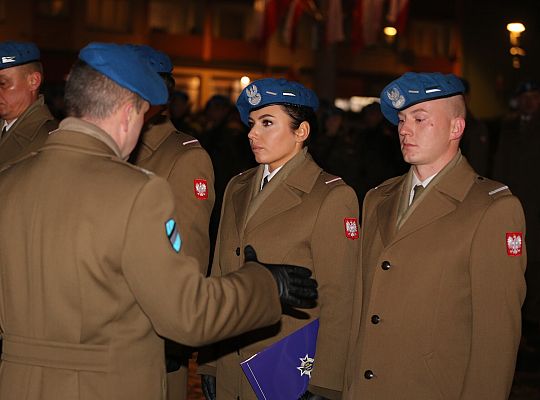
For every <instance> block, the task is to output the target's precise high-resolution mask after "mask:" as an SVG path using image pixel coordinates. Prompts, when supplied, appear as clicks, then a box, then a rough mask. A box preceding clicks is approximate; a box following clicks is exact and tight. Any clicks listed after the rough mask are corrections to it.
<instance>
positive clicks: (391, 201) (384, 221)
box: [377, 175, 406, 246]
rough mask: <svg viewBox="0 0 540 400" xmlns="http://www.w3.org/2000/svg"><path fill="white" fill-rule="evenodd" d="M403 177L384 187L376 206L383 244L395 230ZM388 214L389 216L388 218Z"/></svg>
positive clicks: (391, 237)
mask: <svg viewBox="0 0 540 400" xmlns="http://www.w3.org/2000/svg"><path fill="white" fill-rule="evenodd" d="M405 177H406V175H405V176H404V178H403V179H400V180H399V181H397V182H396V183H395V184H394V185H392V186H390V187H388V188H387V189H386V191H385V193H384V195H383V196H385V198H384V200H382V201H381V203H380V204H379V206H378V207H377V219H378V221H379V222H378V226H380V232H381V239H382V242H383V245H384V246H386V245H388V243H390V241H391V240H392V239H393V238H394V236H395V234H396V231H397V228H396V221H397V218H398V211H399V205H400V198H401V193H402V192H403V190H402V189H401V188H402V186H403V185H404V184H405V180H406V178H405ZM388 216H390V218H388Z"/></svg>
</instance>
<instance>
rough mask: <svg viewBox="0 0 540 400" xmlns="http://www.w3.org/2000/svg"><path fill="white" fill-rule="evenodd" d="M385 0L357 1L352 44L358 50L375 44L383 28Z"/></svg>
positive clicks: (354, 12)
mask: <svg viewBox="0 0 540 400" xmlns="http://www.w3.org/2000/svg"><path fill="white" fill-rule="evenodd" d="M383 5H384V0H356V5H355V7H354V11H353V26H352V34H351V36H352V43H353V47H354V48H355V49H356V50H359V49H361V48H362V47H364V46H371V45H373V44H375V43H376V42H377V40H378V37H379V35H380V32H381V28H382V14H383Z"/></svg>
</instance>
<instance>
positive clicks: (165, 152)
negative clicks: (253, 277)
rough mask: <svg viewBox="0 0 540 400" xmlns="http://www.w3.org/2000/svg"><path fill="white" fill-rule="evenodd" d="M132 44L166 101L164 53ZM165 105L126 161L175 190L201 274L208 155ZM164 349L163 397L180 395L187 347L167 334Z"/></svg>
mask: <svg viewBox="0 0 540 400" xmlns="http://www.w3.org/2000/svg"><path fill="white" fill-rule="evenodd" d="M134 49H135V50H136V51H138V52H139V53H140V56H141V57H143V58H145V59H146V60H148V61H149V65H150V67H151V68H152V69H153V70H154V71H155V72H157V73H158V74H159V75H160V76H161V77H162V78H163V80H164V82H165V85H166V86H167V89H168V92H169V102H170V99H171V95H172V93H173V91H174V87H175V81H174V77H173V76H172V70H173V64H172V62H171V59H170V58H169V56H168V55H166V54H165V53H163V52H160V51H157V50H155V49H153V48H152V47H150V46H145V45H138V46H134ZM166 109H167V105H163V106H155V107H151V108H150V110H149V111H148V112H147V113H146V116H145V119H146V123H145V125H144V126H143V129H142V132H141V136H140V137H139V143H138V144H137V146H136V147H135V149H134V150H133V152H132V153H131V156H130V162H133V163H134V164H136V165H138V166H140V167H142V168H145V169H147V170H149V171H152V172H153V173H155V174H156V175H158V176H161V177H162V178H165V179H166V180H167V182H168V183H169V185H170V186H171V190H172V192H173V195H174V205H175V210H176V215H177V216H178V226H179V227H180V231H181V232H189V237H187V238H185V239H184V242H183V244H182V251H183V252H184V254H185V255H188V256H191V257H195V259H197V262H198V263H199V267H200V268H201V272H202V273H203V274H206V272H207V267H208V257H209V253H210V238H209V235H208V229H209V223H210V216H211V214H212V208H213V207H214V201H215V198H216V195H215V191H214V170H213V168H212V161H211V160H210V157H209V156H208V153H206V151H205V150H204V149H203V148H202V147H201V145H200V144H199V141H198V140H197V139H195V138H194V137H192V136H190V135H188V134H186V133H184V132H179V131H178V130H177V129H176V128H175V127H174V125H173V124H172V122H171V120H170V119H169V117H168V116H167V115H165V113H164V111H165V110H166ZM165 353H166V361H167V372H168V373H167V387H168V391H167V397H168V399H170V400H182V399H185V398H186V396H187V389H188V386H187V380H188V368H187V367H188V362H189V356H190V354H191V349H189V348H187V347H185V346H182V345H181V344H179V343H175V342H172V341H169V340H167V341H165Z"/></svg>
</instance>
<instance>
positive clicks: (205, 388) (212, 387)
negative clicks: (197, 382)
mask: <svg viewBox="0 0 540 400" xmlns="http://www.w3.org/2000/svg"><path fill="white" fill-rule="evenodd" d="M201 389H202V392H203V394H204V397H205V398H206V400H216V377H215V376H212V375H201Z"/></svg>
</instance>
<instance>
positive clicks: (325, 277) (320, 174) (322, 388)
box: [199, 78, 359, 400]
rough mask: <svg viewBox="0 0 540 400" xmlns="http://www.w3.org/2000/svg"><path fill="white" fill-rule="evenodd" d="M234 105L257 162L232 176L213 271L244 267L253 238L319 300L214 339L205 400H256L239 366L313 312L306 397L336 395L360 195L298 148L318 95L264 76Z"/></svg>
mask: <svg viewBox="0 0 540 400" xmlns="http://www.w3.org/2000/svg"><path fill="white" fill-rule="evenodd" d="M236 105H237V107H238V110H239V112H240V116H241V119H242V122H244V123H245V124H246V125H248V126H249V127H250V132H249V134H248V138H249V142H250V145H251V149H252V151H253V154H254V155H255V159H256V160H257V162H258V163H259V164H260V165H259V166H258V167H255V168H253V169H250V170H248V171H246V172H244V173H242V174H240V175H238V176H236V177H234V178H233V179H232V180H231V181H230V182H229V185H228V187H227V189H226V191H225V197H224V200H223V207H222V210H221V222H220V227H219V233H218V238H217V244H216V251H215V255H214V262H213V265H212V275H225V274H227V273H229V272H232V271H233V270H234V269H238V268H240V267H241V266H242V262H243V260H242V257H243V252H242V251H241V249H243V248H244V246H246V245H248V244H250V245H252V246H253V247H254V248H255V249H256V251H257V256H258V259H259V260H261V262H265V263H282V264H283V263H284V264H293V265H304V266H307V267H310V268H311V270H312V271H313V275H314V277H315V278H316V279H317V281H318V282H319V300H318V306H317V307H316V308H314V309H312V310H309V314H305V313H304V312H299V311H297V310H291V311H290V312H289V313H288V315H284V316H283V318H282V321H281V323H280V324H278V325H275V326H273V327H270V328H266V329H261V330H258V331H252V332H249V333H247V334H245V335H243V336H240V337H236V338H233V339H231V340H228V341H226V342H221V343H219V344H217V345H216V349H215V350H216V351H215V362H214V363H208V364H205V365H201V367H200V368H199V373H201V374H203V377H202V382H203V391H204V392H205V395H206V397H207V399H213V398H215V395H216V392H217V398H218V399H219V400H229V399H230V400H233V399H234V400H236V399H238V398H239V399H242V400H246V399H256V397H255V394H254V392H253V390H252V389H251V387H250V384H249V382H248V381H247V379H246V378H245V376H244V374H243V372H242V369H241V367H240V362H242V361H244V360H246V359H247V358H249V357H251V356H252V355H254V354H255V353H257V352H259V351H261V350H263V349H264V348H265V347H268V346H269V345H271V344H272V343H274V342H276V341H278V340H280V339H282V338H283V337H285V336H287V335H289V334H291V333H292V332H294V331H296V330H298V329H300V328H301V327H302V326H304V325H306V324H307V323H309V322H310V321H311V320H313V319H315V318H319V324H320V325H319V333H318V338H317V348H316V354H315V363H314V365H315V366H314V368H313V371H312V373H311V380H310V385H309V390H308V392H306V393H305V394H304V395H303V396H302V398H303V399H321V398H323V399H324V398H329V399H338V398H341V388H342V380H343V373H344V367H345V351H346V348H347V337H348V334H349V330H350V321H351V303H352V297H353V293H352V291H353V282H354V277H355V274H356V270H357V255H358V241H357V240H355V239H357V238H358V235H359V231H358V225H357V215H358V201H357V198H356V195H355V193H354V191H353V190H352V189H351V188H350V187H349V186H347V185H346V184H345V183H344V182H343V180H341V178H338V177H335V176H332V175H330V174H328V173H326V172H324V171H323V170H322V169H321V168H320V167H319V166H318V165H317V164H316V163H315V162H314V161H313V160H312V158H311V156H310V155H309V153H308V152H307V147H304V144H305V143H306V139H307V138H308V137H309V135H310V133H313V132H314V131H315V129H316V128H317V120H316V115H315V110H316V108H317V106H318V100H317V97H316V95H315V93H313V92H312V91H311V90H309V89H307V88H306V87H304V86H302V85H300V84H299V83H296V82H290V81H287V80H285V79H273V78H267V79H261V80H258V81H255V82H253V83H252V84H251V85H249V86H248V87H246V88H245V89H244V90H243V91H242V93H241V94H240V97H239V98H238V101H237V103H236ZM232 266H234V267H232ZM246 301H249V299H246ZM200 361H203V360H200ZM214 377H215V378H214ZM216 389H217V390H216ZM317 396H319V397H317Z"/></svg>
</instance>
